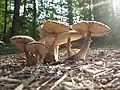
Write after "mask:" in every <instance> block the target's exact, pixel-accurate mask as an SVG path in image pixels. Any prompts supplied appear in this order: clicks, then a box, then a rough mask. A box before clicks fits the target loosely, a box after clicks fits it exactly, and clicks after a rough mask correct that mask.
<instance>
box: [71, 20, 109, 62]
mask: <svg viewBox="0 0 120 90" xmlns="http://www.w3.org/2000/svg"><path fill="white" fill-rule="evenodd" d="M71 28H72V29H74V30H76V31H78V32H81V33H83V34H86V37H85V41H84V45H83V47H82V49H81V50H80V51H79V52H78V53H77V54H75V55H73V56H71V57H70V59H71V58H73V57H74V58H77V59H83V60H85V58H86V54H87V52H88V49H89V46H90V43H91V37H92V36H103V35H106V34H108V33H110V32H111V30H110V28H109V27H108V26H107V25H105V24H103V23H101V22H96V21H82V22H80V23H78V24H74V25H72V27H71Z"/></svg>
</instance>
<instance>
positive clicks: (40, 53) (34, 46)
mask: <svg viewBox="0 0 120 90" xmlns="http://www.w3.org/2000/svg"><path fill="white" fill-rule="evenodd" d="M26 49H27V50H28V51H29V52H31V53H33V54H35V56H36V60H37V64H39V63H43V61H44V58H45V55H46V53H47V52H48V46H47V45H45V44H43V43H40V42H37V41H34V42H30V43H28V44H27V45H26Z"/></svg>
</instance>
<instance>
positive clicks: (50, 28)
mask: <svg viewBox="0 0 120 90" xmlns="http://www.w3.org/2000/svg"><path fill="white" fill-rule="evenodd" d="M42 30H45V31H47V32H49V33H51V35H48V36H46V37H45V38H42V39H41V40H40V42H45V44H46V45H48V46H49V47H50V48H49V51H48V53H49V54H48V55H49V56H54V57H55V58H54V59H55V60H56V61H57V60H58V49H59V45H62V44H65V43H67V42H68V41H69V42H70V40H69V39H71V41H74V40H77V39H80V37H82V36H83V35H82V34H81V33H80V32H77V31H70V27H69V26H67V25H65V24H62V23H58V22H52V21H47V22H45V23H43V29H42ZM67 51H68V56H70V45H69V43H68V50H67ZM46 57H47V56H46ZM48 58H49V57H48ZM52 59H53V58H52ZM49 60H50V59H49ZM51 61H54V60H51Z"/></svg>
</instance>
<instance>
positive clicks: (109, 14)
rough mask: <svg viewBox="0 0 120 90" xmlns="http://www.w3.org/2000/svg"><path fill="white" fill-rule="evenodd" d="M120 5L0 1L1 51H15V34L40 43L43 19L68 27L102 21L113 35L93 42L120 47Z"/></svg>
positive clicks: (81, 0)
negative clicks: (12, 42)
mask: <svg viewBox="0 0 120 90" xmlns="http://www.w3.org/2000/svg"><path fill="white" fill-rule="evenodd" d="M115 1H117V3H116V5H117V6H116V5H115V4H114V2H115ZM119 5H120V1H119V0H0V40H1V41H4V42H5V44H4V45H1V46H0V51H1V52H3V51H6V50H7V52H13V51H14V50H13V49H12V50H11V48H13V46H12V45H11V44H10V42H9V38H10V37H12V36H14V35H20V34H22V35H29V36H31V37H33V38H35V39H36V40H39V39H40V37H39V33H40V24H42V22H43V21H44V20H55V21H60V22H64V23H69V25H72V24H75V23H79V21H81V20H95V21H99V22H102V23H104V24H106V25H108V26H109V27H110V28H111V30H112V32H111V33H110V34H109V35H108V36H106V37H98V38H95V39H93V40H94V42H95V45H96V46H98V45H100V46H108V45H113V46H120V30H119V29H120V7H119ZM1 52H0V53H1Z"/></svg>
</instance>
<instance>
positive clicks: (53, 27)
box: [43, 21, 70, 33]
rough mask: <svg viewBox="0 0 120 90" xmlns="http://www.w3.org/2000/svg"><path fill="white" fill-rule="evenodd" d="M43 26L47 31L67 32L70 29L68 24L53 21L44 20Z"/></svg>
mask: <svg viewBox="0 0 120 90" xmlns="http://www.w3.org/2000/svg"><path fill="white" fill-rule="evenodd" d="M43 28H44V29H45V30H46V31H47V32H52V33H63V32H68V31H69V30H70V28H69V26H68V25H65V24H63V23H61V22H55V21H46V22H45V23H43Z"/></svg>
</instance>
